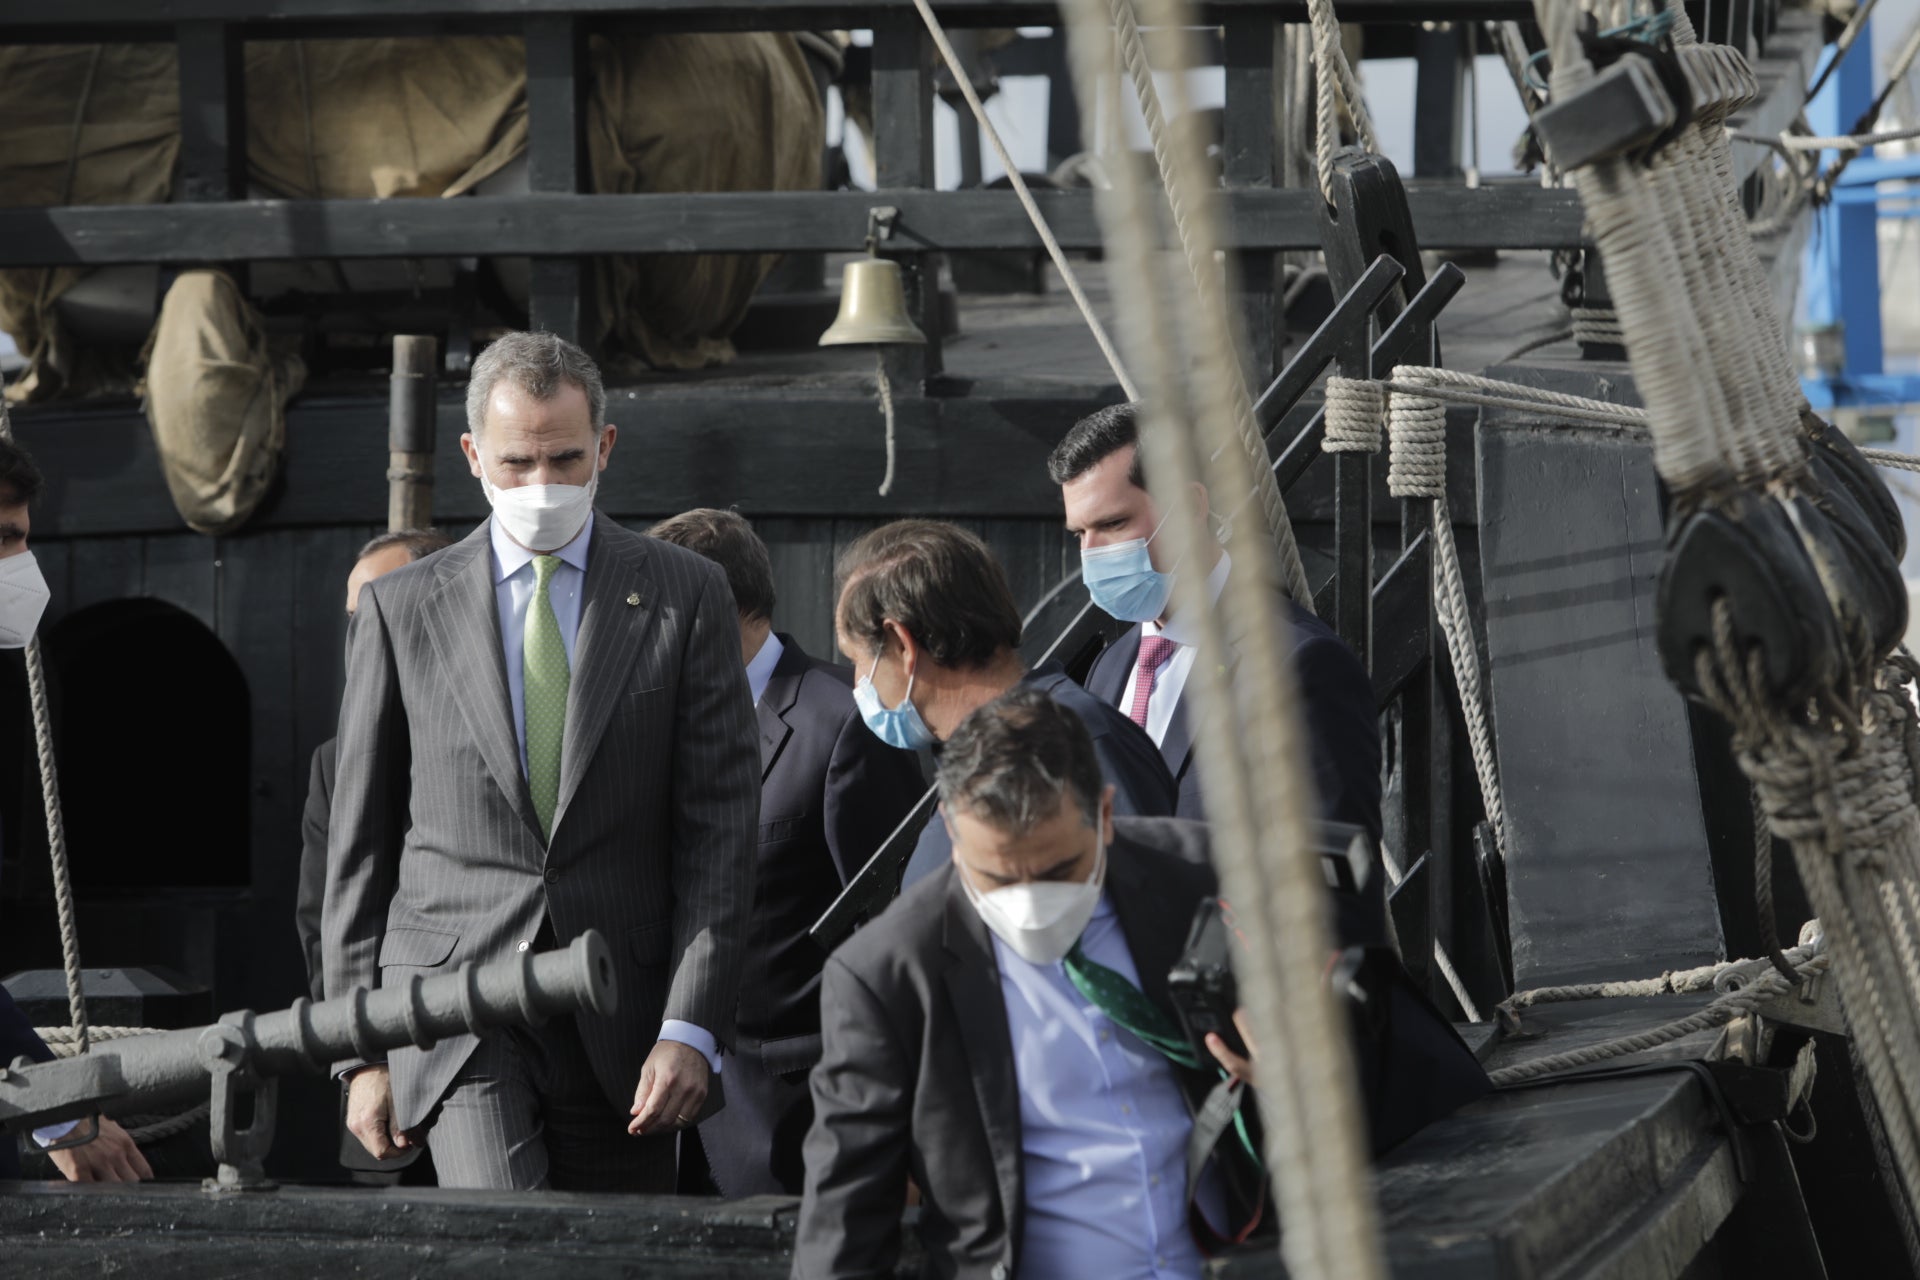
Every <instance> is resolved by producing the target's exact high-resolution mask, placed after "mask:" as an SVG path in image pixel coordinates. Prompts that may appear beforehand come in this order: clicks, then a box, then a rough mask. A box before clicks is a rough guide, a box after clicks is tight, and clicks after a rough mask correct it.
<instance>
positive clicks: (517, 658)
mask: <svg viewBox="0 0 1920 1280" xmlns="http://www.w3.org/2000/svg"><path fill="white" fill-rule="evenodd" d="M492 534H493V598H494V603H495V604H496V605H497V606H498V608H499V610H500V650H501V656H502V657H503V658H504V659H505V660H506V664H507V697H508V699H509V700H510V701H511V702H512V704H513V732H514V735H515V736H516V737H517V738H518V739H519V740H520V772H521V773H522V774H525V773H526V771H527V678H526V672H525V669H524V668H523V666H522V665H521V664H522V660H523V650H524V648H525V644H526V633H527V604H528V602H529V601H531V600H532V599H533V588H534V585H535V583H536V581H537V574H536V571H535V570H534V567H533V557H534V553H533V552H531V551H529V550H527V549H526V548H525V547H523V546H521V545H520V544H519V543H517V542H515V541H514V540H513V539H512V538H509V537H508V536H507V534H506V531H505V530H503V529H502V528H501V527H500V522H499V521H498V520H495V521H493V522H492ZM592 537H593V513H592V512H591V511H589V512H588V513H587V522H586V523H585V524H584V525H581V526H580V532H579V533H577V534H575V535H574V537H573V541H571V542H569V543H568V544H567V545H566V546H564V547H562V548H560V549H559V550H558V551H555V552H553V553H552V554H553V555H556V556H559V557H560V567H559V568H557V569H555V570H554V571H553V577H552V578H551V579H550V580H549V581H548V583H547V599H548V601H549V602H550V603H551V604H552V605H553V617H554V621H556V622H558V623H559V624H560V643H561V644H562V645H564V646H565V647H566V650H567V669H568V671H572V670H573V668H574V647H573V646H574V639H575V638H576V637H577V636H578V635H579V634H580V606H581V597H582V595H583V593H584V589H585V587H586V583H587V544H588V543H589V542H590V541H591V539H592ZM660 1039H662V1040H673V1041H677V1042H678V1043H680V1044H684V1045H687V1046H688V1047H689V1048H692V1049H696V1050H698V1051H699V1052H700V1053H701V1054H702V1055H703V1056H704V1057H705V1058H706V1060H707V1065H708V1066H710V1067H712V1068H713V1070H714V1071H716V1072H718V1071H719V1070H720V1048H719V1044H718V1042H716V1041H715V1040H714V1038H713V1033H712V1032H710V1031H708V1030H707V1029H706V1028H705V1027H698V1026H695V1025H694V1024H693V1023H691V1022H682V1021H680V1020H679V1019H677V1018H668V1019H667V1020H666V1021H665V1022H663V1023H661V1024H660Z"/></svg>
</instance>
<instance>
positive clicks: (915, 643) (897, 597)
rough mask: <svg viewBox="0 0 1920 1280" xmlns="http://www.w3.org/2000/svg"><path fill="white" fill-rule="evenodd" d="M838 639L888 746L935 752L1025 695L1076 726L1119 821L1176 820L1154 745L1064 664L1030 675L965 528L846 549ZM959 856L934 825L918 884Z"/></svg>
mask: <svg viewBox="0 0 1920 1280" xmlns="http://www.w3.org/2000/svg"><path fill="white" fill-rule="evenodd" d="M834 576H835V578H836V580H837V581H838V583H839V589H838V592H837V595H838V604H837V606H836V608H835V610H834V629H835V631H836V633H837V637H838V641H839V645H840V651H841V652H842V653H844V654H846V655H847V657H848V658H850V659H851V660H852V661H853V667H854V675H855V683H854V689H853V696H854V700H855V702H857V703H858V704H859V705H860V713H861V715H862V717H863V718H864V719H865V720H866V723H867V727H868V728H869V729H871V730H873V732H874V733H875V734H876V735H877V736H878V737H879V738H880V740H881V741H882V742H885V743H886V744H887V745H889V746H893V747H901V748H904V749H906V750H909V751H919V750H928V749H932V748H933V747H934V745H935V744H936V743H939V742H943V741H945V740H946V739H947V738H949V737H951V736H952V734H953V731H954V730H955V729H957V728H958V727H959V726H960V722H961V721H962V720H965V719H966V718H967V717H968V716H969V715H971V714H972V713H973V712H974V711H975V710H976V709H977V708H979V707H981V706H984V705H985V704H986V703H988V702H991V701H992V700H993V699H995V698H997V697H999V696H1000V695H1001V694H1003V693H1005V692H1007V691H1008V690H1009V689H1012V688H1014V687H1015V686H1016V685H1021V686H1025V687H1027V688H1030V689H1035V690H1038V691H1039V692H1041V693H1044V694H1045V695H1046V696H1048V697H1050V698H1052V699H1053V700H1054V701H1056V702H1058V703H1060V704H1061V705H1062V706H1064V707H1066V708H1067V709H1068V710H1070V711H1072V712H1073V713H1074V714H1075V715H1076V716H1078V717H1079V718H1080V720H1081V722H1082V723H1083V724H1085V726H1086V729H1087V732H1088V734H1089V735H1090V736H1091V737H1092V739H1093V750H1094V755H1095V757H1096V758H1097V759H1098V760H1099V762H1100V772H1101V774H1102V775H1103V776H1104V777H1105V778H1106V780H1107V781H1108V782H1110V783H1112V784H1113V786H1114V791H1115V796H1114V805H1115V809H1116V811H1117V812H1119V813H1122V814H1147V815H1166V814H1171V813H1172V812H1173V811H1174V808H1173V806H1174V798H1175V794H1174V786H1173V777H1172V775H1171V774H1170V773H1169V772H1168V771H1167V767H1166V765H1165V764H1164V763H1163V762H1162V761H1161V759H1160V753H1159V752H1158V751H1156V750H1154V746H1153V741H1152V740H1151V739H1150V738H1148V737H1147V736H1146V735H1145V734H1144V733H1143V732H1142V731H1141V730H1140V728H1139V727H1138V726H1137V725H1135V724H1133V723H1132V722H1131V721H1129V720H1128V719H1127V718H1126V717H1125V716H1123V715H1121V714H1120V713H1119V712H1118V711H1116V710H1114V709H1113V708H1112V707H1111V706H1108V705H1107V704H1106V703H1104V702H1102V701H1100V699H1098V698H1096V697H1094V696H1093V695H1092V694H1090V693H1088V692H1087V691H1086V690H1085V689H1082V688H1081V687H1080V686H1079V685H1077V684H1075V683H1074V682H1073V681H1072V680H1070V679H1069V678H1068V677H1067V675H1066V673H1065V672H1064V671H1062V670H1061V669H1060V668H1059V666H1058V665H1057V664H1054V663H1048V664H1045V665H1043V666H1039V667H1036V668H1034V669H1033V670H1032V671H1028V670H1026V668H1025V664H1024V662H1023V661H1022V660H1021V657H1020V611H1019V610H1018V609H1017V608H1015V607H1014V603H1013V593H1012V592H1011V591H1010V590H1009V589H1008V588H1007V579H1006V575H1005V574H1003V573H1002V572H1001V571H1000V564H999V562H998V561H996V560H995V559H994V558H993V552H991V551H989V550H988V549H987V544H986V543H984V542H982V541H981V540H980V539H979V538H977V537H975V536H974V535H973V534H971V533H969V532H967V531H966V530H965V529H962V528H960V527H959V526H958V525H952V524H946V523H943V522H941V521H938V520H898V521H895V522H894V523H893V524H890V525H885V526H883V527H881V528H879V529H875V530H874V531H873V532H871V533H869V534H866V535H865V536H863V537H861V538H860V539H858V540H857V541H855V542H854V543H853V545H852V546H850V547H848V548H847V550H846V552H845V553H844V554H842V556H841V557H840V563H839V564H838V566H836V569H835V574H834ZM951 854H952V845H951V843H950V842H949V840H948V838H947V829H946V826H945V824H943V823H939V822H930V823H928V824H927V827H926V830H924V831H923V832H921V835H920V843H919V844H918V845H917V846H916V847H915V849H914V851H913V857H912V859H911V860H910V861H909V863H908V864H907V871H906V879H905V882H906V883H907V884H909V885H911V884H913V883H915V882H917V881H918V880H920V879H921V878H923V877H925V876H927V875H930V874H932V873H933V872H934V871H937V870H938V869H939V868H940V867H942V866H944V865H945V864H946V862H947V861H948V859H949V857H950V856H951Z"/></svg>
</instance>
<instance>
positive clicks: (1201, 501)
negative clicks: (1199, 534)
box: [1187, 480, 1213, 525]
mask: <svg viewBox="0 0 1920 1280" xmlns="http://www.w3.org/2000/svg"><path fill="white" fill-rule="evenodd" d="M1187 500H1188V501H1189V502H1191V503H1192V504H1193V518H1194V520H1195V521H1196V522H1197V523H1199V524H1202V525H1204V524H1206V522H1207V517H1208V516H1209V515H1211V514H1212V512H1213V506H1212V504H1211V502H1210V501H1209V500H1208V498H1207V486H1205V485H1203V484H1201V483H1200V482H1199V481H1198V480H1195V481H1194V482H1193V483H1192V484H1191V485H1189V486H1188V487H1187Z"/></svg>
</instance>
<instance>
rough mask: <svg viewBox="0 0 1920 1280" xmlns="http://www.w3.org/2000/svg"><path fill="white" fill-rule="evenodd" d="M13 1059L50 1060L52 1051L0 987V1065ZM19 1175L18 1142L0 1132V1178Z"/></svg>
mask: <svg viewBox="0 0 1920 1280" xmlns="http://www.w3.org/2000/svg"><path fill="white" fill-rule="evenodd" d="M15 1058H28V1059H31V1060H32V1061H34V1062H51V1061H52V1060H53V1050H51V1049H49V1048H47V1045H46V1041H44V1040H42V1039H41V1038H40V1037H39V1035H38V1034H37V1033H36V1032H35V1031H34V1029H33V1023H31V1022H29V1021H27V1015H26V1014H24V1013H22V1012H21V1011H20V1006H19V1005H17V1004H15V1003H14V1002H13V997H12V996H11V995H10V994H8V992H7V989H6V988H5V987H0V1067H6V1066H12V1065H13V1060H14V1059H15ZM19 1176H20V1147H19V1144H18V1143H17V1142H15V1140H14V1139H13V1137H12V1136H11V1135H0V1180H5V1179H10V1178H17V1177H19Z"/></svg>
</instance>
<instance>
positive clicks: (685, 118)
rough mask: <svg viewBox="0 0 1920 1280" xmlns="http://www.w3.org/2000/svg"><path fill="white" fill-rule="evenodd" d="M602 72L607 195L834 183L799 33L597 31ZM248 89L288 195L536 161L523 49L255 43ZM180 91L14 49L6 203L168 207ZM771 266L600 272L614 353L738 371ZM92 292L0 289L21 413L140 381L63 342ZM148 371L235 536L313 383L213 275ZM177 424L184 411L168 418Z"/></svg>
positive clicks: (152, 344) (179, 294) (446, 191)
mask: <svg viewBox="0 0 1920 1280" xmlns="http://www.w3.org/2000/svg"><path fill="white" fill-rule="evenodd" d="M590 59H591V66H592V71H593V83H592V91H591V97H590V100H589V104H588V121H587V132H588V153H589V160H590V173H591V179H592V186H593V189H594V190H598V191H607V192H647V191H750V190H794V189H810V188H815V187H817V186H818V185H819V182H820V155H821V149H822V146H823V142H824V131H825V126H824V120H823V116H822V110H821V106H820V102H819V97H818V94H817V92H816V90H815V87H814V84H813V80H812V77H811V74H810V73H809V70H808V68H807V64H806V62H805V59H804V57H803V55H802V54H801V52H800V49H799V46H798V44H797V43H796V42H795V40H794V39H793V38H792V37H791V36H788V35H784V34H722V35H709V34H700V35H693V34H662V35H649V36H623V37H620V38H617V39H611V40H610V39H605V38H601V37H595V38H594V40H593V41H592V44H591V46H590ZM246 81H247V118H248V136H247V158H248V173H249V179H250V182H251V184H252V185H253V186H254V187H256V188H257V189H258V190H260V191H262V192H265V193H267V194H270V195H275V196H282V197H286V198H294V199H299V198H316V197H318V198H327V199H367V198H406V197H452V196H459V195H462V194H463V193H465V192H467V191H468V190H470V189H471V188H472V186H473V185H474V184H475V183H478V182H480V181H482V180H483V179H485V178H486V177H487V176H489V175H490V174H492V173H494V172H495V171H497V170H498V169H499V168H500V167H501V166H503V165H505V164H506V163H507V162H509V161H510V160H512V159H514V158H515V157H516V156H518V155H519V154H521V153H522V152H523V151H524V150H525V148H526V138H527V122H526V68H525V59H524V57H523V54H522V48H521V41H520V40H519V38H518V37H512V36H498V37H495V36H462V37H439V38H424V37H422V38H403V39H369V40H312V41H284V40H282V41H258V42H251V43H249V44H248V45H247V48H246ZM178 96H179V86H178V82H177V73H176V69H175V59H174V52H173V48H172V46H171V45H168V44H164V43H157V44H125V45H82V46H74V45H40V46H31V45H26V46H8V47H0V203H4V204H9V205H60V204H148V203H155V202H158V201H164V200H167V199H169V198H170V197H171V195H172V190H173V175H174V170H175V167H176V164H177V161H178V156H179V146H180V143H179V102H178ZM773 262H774V258H773V256H772V255H733V256H713V255H706V256H693V255H651V256H645V257H642V256H624V257H616V258H606V259H602V260H600V261H598V262H597V263H596V264H595V270H594V273H593V274H594V277H595V280H596V284H597V288H596V289H595V291H594V292H595V298H594V301H595V303H596V304H597V305H596V307H595V310H594V312H593V314H595V315H596V316H597V319H598V323H597V326H596V328H597V331H598V336H599V337H600V338H601V340H602V342H603V345H604V347H605V349H606V351H607V353H608V354H609V355H612V356H614V357H616V360H617V357H618V356H619V355H621V354H622V353H627V354H630V355H633V356H637V357H640V358H642V359H644V360H645V361H647V362H648V363H650V364H652V365H654V366H656V367H660V368H669V369H686V368H697V367H700V366H702V365H708V364H715V363H720V362H724V361H726V360H730V359H731V358H732V357H733V354H734V352H733V346H732V343H731V342H730V341H729V335H730V334H731V333H732V331H733V329H734V328H735V327H736V326H737V325H738V324H739V323H740V320H741V318H742V317H743V316H744V315H745V312H746V308H747V305H748V303H749V302H750V300H751V299H752V296H753V292H754V290H755V289H756V288H758V286H759V284H760V282H761V280H762V279H764V277H765V275H766V272H767V271H768V270H770V269H771V267H772V265H773ZM80 276H81V273H80V272H78V271H74V270H69V269H64V268H57V269H52V270H38V269H35V270H8V271H0V327H4V328H5V329H6V330H7V332H9V333H10V334H11V335H13V337H14V340H15V342H16V343H17V344H18V345H19V347H20V349H21V351H22V352H23V354H25V355H26V357H27V360H28V370H27V372H26V374H25V375H24V376H23V377H21V378H19V379H16V380H15V381H14V383H13V384H12V385H11V386H10V387H9V388H8V394H9V395H10V396H13V397H15V398H23V399H40V398H46V397H49V396H53V395H62V394H86V393H88V392H89V391H93V390H110V389H118V388H120V387H123V386H125V385H126V384H127V383H128V382H129V381H130V379H131V375H132V372H133V368H132V365H131V360H130V357H131V355H132V353H131V352H117V353H116V352H107V351H97V350H90V349H83V348H82V347H81V346H80V345H79V344H77V343H75V342H74V341H73V340H72V339H71V337H69V336H68V335H67V334H65V333H64V332H63V331H62V327H61V324H60V320H59V317H58V315H57V313H56V310H55V307H54V303H55V302H56V301H57V300H58V299H59V298H60V296H61V295H62V294H63V293H65V292H66V291H67V290H68V289H70V288H71V287H72V286H73V284H74V283H75V282H76V281H77V280H78V279H79V278H80ZM182 285H187V286H188V287H186V288H185V289H183V288H182V287H181V286H182ZM146 360H147V368H146V382H145V387H146V392H147V405H148V413H149V417H150V420H151V421H152V423H153V427H154V433H155V438H156V440H157V442H158V443H159V446H160V449H161V454H162V458H163V460H164V462H165V465H166V469H167V479H168V483H169V485H170V486H171V487H172V490H173V494H174V498H175V501H176V503H177V504H178V505H179V507H180V510H181V514H182V516H183V517H184V518H186V520H187V521H188V523H189V524H192V525H193V526H194V527H195V528H202V529H207V530H209V531H212V530H220V529H226V528H232V527H235V526H237V525H238V524H239V523H241V522H243V521H244V520H245V518H246V516H247V515H248V514H250V513H251V511H252V509H253V505H254V504H255V503H257V501H258V498H259V496H260V495H261V493H263V492H264V490H265V482H259V483H256V480H257V479H258V477H260V476H261V475H263V474H264V475H265V476H266V477H267V478H268V479H270V478H271V476H272V474H273V470H274V468H275V467H276V466H277V462H278V458H279V455H280V452H281V440H282V437H283V435H284V422H283V420H282V409H283V407H284V401H285V398H286V397H288V396H291V395H292V394H293V392H294V390H295V389H297V387H298V385H299V377H298V374H297V372H296V371H295V369H296V366H295V365H294V364H290V363H288V361H287V359H286V357H285V356H284V355H282V356H281V357H279V358H277V359H276V357H275V356H274V353H273V352H272V350H271V348H270V344H269V343H268V342H267V341H266V338H265V334H264V329H263V327H262V325H261V322H260V318H259V316H258V314H257V313H256V312H255V311H254V310H253V309H252V308H251V307H250V306H249V305H248V304H247V303H246V301H245V299H244V298H242V297H241V296H240V293H239V291H238V290H237V288H235V287H234V285H233V283H232V281H231V280H230V279H229V278H228V277H226V276H224V275H222V274H219V273H199V272H193V273H187V274H186V275H183V276H182V277H181V279H180V281H179V282H178V283H176V284H175V285H174V287H173V289H172V290H171V291H170V292H169V294H168V297H167V299H166V300H165V303H164V304H163V306H162V307H161V310H160V314H159V318H158V320H157V321H156V325H155V330H154V333H153V335H152V336H151V337H150V339H149V341H148V343H147V347H146ZM173 361H178V362H180V363H179V364H178V365H177V366H175V365H173V364H171V363H169V362H173ZM263 397H265V398H264V399H263ZM269 403H270V405H271V407H270V409H268V408H267V406H268V405H269ZM175 413H178V414H181V415H183V417H182V418H181V419H180V420H178V421H173V420H169V415H170V414H175ZM263 415H264V416H263Z"/></svg>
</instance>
